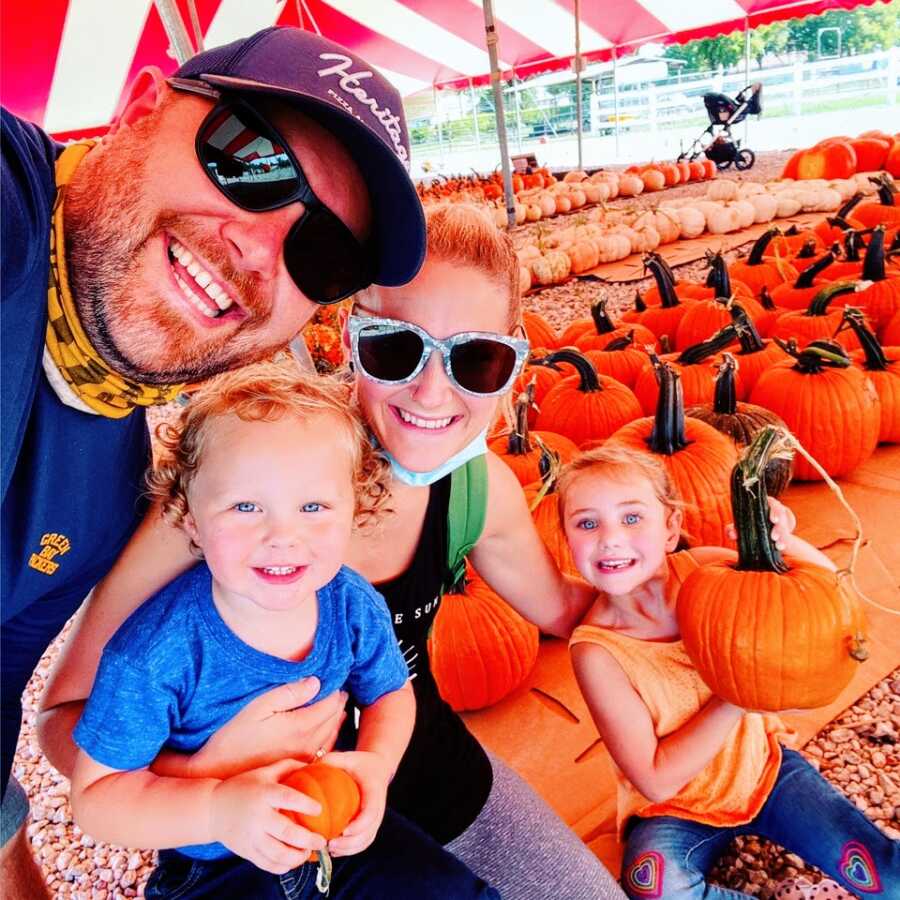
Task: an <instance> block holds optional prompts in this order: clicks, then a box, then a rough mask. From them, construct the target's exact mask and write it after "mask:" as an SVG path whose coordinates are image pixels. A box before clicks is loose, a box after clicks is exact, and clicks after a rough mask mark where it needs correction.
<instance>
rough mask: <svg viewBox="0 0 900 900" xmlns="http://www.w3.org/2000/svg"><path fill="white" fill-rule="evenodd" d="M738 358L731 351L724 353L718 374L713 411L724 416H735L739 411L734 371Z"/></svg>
mask: <svg viewBox="0 0 900 900" xmlns="http://www.w3.org/2000/svg"><path fill="white" fill-rule="evenodd" d="M736 371H737V360H736V359H735V358H734V357H733V356H732V355H731V354H730V353H723V354H722V362H720V363H719V372H718V374H717V375H716V392H715V394H714V396H713V412H714V413H718V414H719V415H723V416H733V415H734V414H735V413H736V412H737V392H736V391H735V388H734V373H735V372H736Z"/></svg>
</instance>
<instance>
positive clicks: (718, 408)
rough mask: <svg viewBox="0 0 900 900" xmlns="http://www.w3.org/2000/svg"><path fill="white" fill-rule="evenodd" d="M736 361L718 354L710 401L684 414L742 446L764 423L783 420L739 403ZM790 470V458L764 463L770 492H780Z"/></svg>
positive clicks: (778, 422) (747, 404)
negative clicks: (718, 359) (717, 371)
mask: <svg viewBox="0 0 900 900" xmlns="http://www.w3.org/2000/svg"><path fill="white" fill-rule="evenodd" d="M736 371H737V361H736V360H735V358H734V356H732V355H731V354H730V353H723V354H722V362H721V363H719V373H718V375H716V393H715V397H714V398H713V402H712V403H711V404H704V405H702V406H691V407H688V408H687V409H686V410H685V415H686V416H690V417H691V418H694V419H699V420H700V421H701V422H706V424H707V425H712V427H713V428H715V429H716V431H721V432H722V434H724V435H726V436H727V437H730V438H731V439H732V440H733V441H734V443H735V446H736V447H737V448H738V449H741V448H742V447H746V446H747V445H748V444H750V443H751V442H752V441H753V438H755V437H756V435H757V434H759V432H760V430H761V429H762V428H764V427H765V426H766V425H778V426H781V427H782V428H783V427H784V422H783V421H782V420H781V419H780V418H779V417H778V416H776V415H775V413H773V412H772V411H771V410H768V409H763V407H761V406H754V405H753V404H752V403H741V402H740V401H738V399H737V391H736V389H735V380H736V379H735V372H736ZM792 471H793V464H792V460H790V459H773V460H772V461H771V462H770V463H769V465H768V466H766V489H767V490H768V492H769V493H770V494H771V495H772V496H773V497H777V496H779V495H780V494H782V493H783V492H784V490H785V488H786V487H787V486H788V484H790V481H791V473H792Z"/></svg>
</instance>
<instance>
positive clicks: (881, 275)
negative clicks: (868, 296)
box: [862, 225, 887, 281]
mask: <svg viewBox="0 0 900 900" xmlns="http://www.w3.org/2000/svg"><path fill="white" fill-rule="evenodd" d="M885 278H887V275H886V274H885V271H884V226H883V225H879V226H878V227H877V228H876V229H875V230H874V231H873V232H872V239H871V240H870V241H869V246H868V247H867V248H866V256H865V259H864V260H863V270H862V279H863V281H884V279H885Z"/></svg>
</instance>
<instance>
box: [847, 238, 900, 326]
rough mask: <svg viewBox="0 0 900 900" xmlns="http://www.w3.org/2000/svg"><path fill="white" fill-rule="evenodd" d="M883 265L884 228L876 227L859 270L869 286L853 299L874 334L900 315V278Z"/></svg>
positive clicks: (864, 281)
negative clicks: (862, 311)
mask: <svg viewBox="0 0 900 900" xmlns="http://www.w3.org/2000/svg"><path fill="white" fill-rule="evenodd" d="M884 262H885V255H884V228H883V227H882V226H880V225H879V226H878V227H877V228H876V229H875V231H874V232H873V233H872V239H871V240H870V241H869V246H868V247H867V248H866V256H865V259H864V260H863V267H862V280H863V283H866V282H871V283H870V284H868V285H867V286H865V287H864V288H863V289H862V290H860V291H859V292H858V293H857V295H856V297H854V303H855V304H856V305H859V306H861V307H862V308H863V309H864V310H865V313H866V317H867V318H868V319H869V321H870V322H871V323H872V325H873V327H874V328H875V330H876V331H877V330H878V329H880V328H883V327H884V326H886V325H887V323H888V322H889V321H890V320H891V319H892V318H893V317H894V315H895V314H896V313H897V312H900V277H898V276H897V275H896V274H895V273H896V269H892V271H891V273H890V274H889V273H888V271H887V269H886V268H885V264H884Z"/></svg>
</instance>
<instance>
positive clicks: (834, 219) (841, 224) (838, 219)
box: [825, 213, 853, 231]
mask: <svg viewBox="0 0 900 900" xmlns="http://www.w3.org/2000/svg"><path fill="white" fill-rule="evenodd" d="M825 221H826V222H827V223H828V224H829V225H831V226H832V227H833V228H840V229H841V231H852V230H853V225H852V224H851V223H850V222H848V221H847V220H846V219H845V218H844V217H843V216H842V215H841V214H840V213H837V214H835V215H833V216H826V218H825Z"/></svg>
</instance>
